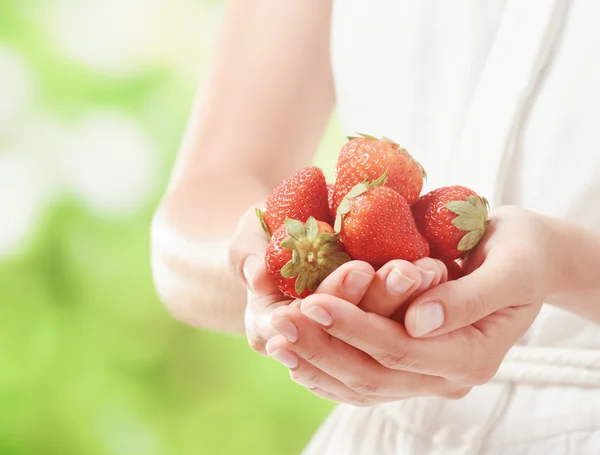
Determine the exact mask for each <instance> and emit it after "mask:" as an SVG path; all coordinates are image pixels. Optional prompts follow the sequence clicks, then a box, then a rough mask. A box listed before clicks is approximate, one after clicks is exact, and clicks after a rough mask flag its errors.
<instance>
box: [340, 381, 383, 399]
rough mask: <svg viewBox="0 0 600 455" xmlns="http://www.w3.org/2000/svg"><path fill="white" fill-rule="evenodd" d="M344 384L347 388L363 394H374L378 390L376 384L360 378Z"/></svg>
mask: <svg viewBox="0 0 600 455" xmlns="http://www.w3.org/2000/svg"><path fill="white" fill-rule="evenodd" d="M346 385H347V386H348V388H349V389H351V390H353V391H355V392H356V393H358V394H359V395H363V396H370V395H376V394H377V390H378V387H377V385H375V384H373V383H370V382H365V381H361V380H355V381H351V382H349V383H348V384H346Z"/></svg>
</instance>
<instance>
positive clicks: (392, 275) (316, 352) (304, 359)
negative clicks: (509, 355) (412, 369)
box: [266, 258, 454, 405]
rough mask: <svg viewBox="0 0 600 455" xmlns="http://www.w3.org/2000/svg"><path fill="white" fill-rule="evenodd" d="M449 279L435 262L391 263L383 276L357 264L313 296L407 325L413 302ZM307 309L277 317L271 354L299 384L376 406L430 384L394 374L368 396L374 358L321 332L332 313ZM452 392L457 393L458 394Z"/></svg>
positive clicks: (329, 395)
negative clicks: (405, 317)
mask: <svg viewBox="0 0 600 455" xmlns="http://www.w3.org/2000/svg"><path fill="white" fill-rule="evenodd" d="M446 278H447V271H446V268H445V266H444V264H443V263H441V262H440V261H436V260H433V259H430V258H423V259H420V260H418V261H416V262H415V263H414V264H411V263H409V262H407V261H402V260H396V261H391V262H389V263H388V264H386V265H385V266H384V267H382V268H381V269H379V270H378V271H377V272H375V271H374V270H373V268H372V267H371V266H370V265H368V264H367V263H364V262H361V261H351V262H349V263H347V264H344V265H342V266H341V267H340V268H339V269H337V270H336V271H334V272H333V273H332V274H331V275H330V276H329V277H327V278H326V279H325V280H324V281H323V283H321V285H320V286H319V287H318V288H317V290H316V293H315V294H314V295H313V296H312V297H316V296H323V297H324V298H331V299H336V300H339V301H340V302H343V304H344V305H348V306H349V307H351V310H350V311H351V312H352V311H353V310H357V308H360V309H358V311H360V312H361V313H364V314H379V315H381V316H382V317H383V318H387V317H392V318H394V319H397V320H401V318H402V315H403V308H406V304H407V303H408V302H410V301H411V300H412V299H413V298H415V297H416V296H418V295H420V294H422V293H423V292H425V291H426V290H427V289H429V288H431V287H433V286H436V285H438V284H439V283H440V282H443V281H445V280H446ZM305 301H306V300H305ZM303 305H304V303H303V302H300V301H296V302H295V304H293V305H290V306H286V307H283V308H279V309H277V310H276V311H274V312H273V313H272V324H273V327H275V328H276V329H277V330H278V331H279V333H280V334H281V335H280V336H276V337H273V338H272V339H271V340H270V341H269V342H268V344H267V347H266V349H267V352H268V353H269V354H270V355H271V356H272V357H274V358H275V359H277V360H278V361H280V362H281V363H283V364H284V365H285V366H287V367H288V368H289V369H290V371H291V378H292V379H293V380H294V381H296V382H297V383H299V384H301V385H304V386H306V387H308V388H309V389H310V390H311V391H313V393H315V394H317V395H320V396H322V397H325V398H329V399H331V400H334V401H337V402H347V403H353V404H361V405H363V404H375V403H379V402H384V401H393V400H397V399H400V398H404V397H406V396H409V395H408V394H407V393H406V391H405V390H400V389H399V388H397V387H396V388H395V387H394V386H393V384H406V381H408V382H411V381H412V382H411V383H414V384H419V383H420V384H427V383H428V380H426V379H424V375H414V374H405V373H401V372H393V374H392V376H393V377H390V378H389V380H390V384H391V387H390V388H389V389H387V390H383V391H380V393H379V394H375V395H373V396H371V395H369V396H365V393H362V392H364V390H363V387H368V384H367V383H365V384H359V381H360V379H359V378H360V376H361V375H363V374H364V373H365V372H367V373H368V372H369V369H370V368H369V367H370V366H373V363H374V361H373V359H370V358H369V356H368V355H367V354H365V353H364V352H360V351H359V350H357V349H355V348H352V347H351V346H349V345H348V344H347V343H345V342H344V341H342V340H339V339H336V338H335V337H331V336H330V335H328V334H327V332H326V331H325V330H323V328H322V327H320V326H326V325H327V324H328V322H329V321H328V319H327V314H326V313H323V312H320V311H318V310H317V312H316V313H314V314H302V313H301V312H300V308H302V307H303ZM365 312H368V313H365ZM311 318H312V319H314V320H311ZM290 346H291V347H290ZM369 362H371V363H369ZM383 370H384V369H383V368H382V367H381V368H380V369H379V371H378V373H377V374H379V375H383ZM438 380H439V378H437V379H435V380H434V382H436V383H437V382H438ZM402 381H404V382H402ZM448 393H454V390H450V391H448Z"/></svg>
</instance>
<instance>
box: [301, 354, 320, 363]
mask: <svg viewBox="0 0 600 455" xmlns="http://www.w3.org/2000/svg"><path fill="white" fill-rule="evenodd" d="M302 357H304V360H306V361H307V362H308V363H311V364H313V365H321V364H322V363H323V354H321V353H320V352H319V351H310V352H306V353H303V354H302Z"/></svg>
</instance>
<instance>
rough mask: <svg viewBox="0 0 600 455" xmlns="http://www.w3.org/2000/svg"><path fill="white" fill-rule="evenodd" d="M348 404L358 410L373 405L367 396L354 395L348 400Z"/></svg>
mask: <svg viewBox="0 0 600 455" xmlns="http://www.w3.org/2000/svg"><path fill="white" fill-rule="evenodd" d="M349 402H350V404H352V405H353V406H357V407H360V408H364V407H367V406H371V405H372V404H373V400H372V399H371V398H369V397H367V396H362V395H355V396H352V398H350V399H349Z"/></svg>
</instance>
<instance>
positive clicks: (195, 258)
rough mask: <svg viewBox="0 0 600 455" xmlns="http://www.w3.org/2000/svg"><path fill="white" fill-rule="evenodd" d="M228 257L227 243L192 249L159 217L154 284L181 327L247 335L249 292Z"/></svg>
mask: <svg viewBox="0 0 600 455" xmlns="http://www.w3.org/2000/svg"><path fill="white" fill-rule="evenodd" d="M227 257H228V256H227V244H226V243H225V242H224V241H223V242H211V243H210V244H205V245H198V244H191V243H190V242H187V241H186V240H185V239H184V238H181V237H180V236H178V235H177V233H175V232H173V227H172V226H170V225H169V223H168V222H167V220H166V219H165V217H164V215H163V213H162V211H161V209H159V210H158V211H157V213H156V214H155V216H154V218H153V220H152V225H151V233H150V262H151V271H152V280H153V284H154V288H155V292H156V294H157V297H158V298H159V300H160V301H161V302H162V304H163V305H164V307H165V308H166V310H167V311H168V312H169V313H170V314H171V315H172V316H173V317H174V318H175V319H176V320H178V321H179V322H182V323H184V324H186V325H188V326H191V327H197V328H204V329H209V330H215V331H222V332H232V333H240V332H243V330H244V325H243V308H244V305H243V302H244V301H245V299H246V291H245V288H244V287H243V286H242V285H241V283H239V282H238V280H236V278H235V276H234V274H233V273H232V272H231V269H230V267H229V264H228V261H227ZM240 308H241V309H242V310H241V314H238V313H240V310H239V309H240Z"/></svg>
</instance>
